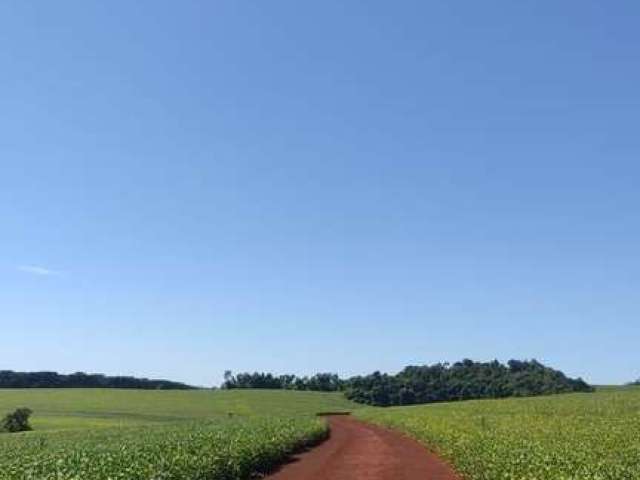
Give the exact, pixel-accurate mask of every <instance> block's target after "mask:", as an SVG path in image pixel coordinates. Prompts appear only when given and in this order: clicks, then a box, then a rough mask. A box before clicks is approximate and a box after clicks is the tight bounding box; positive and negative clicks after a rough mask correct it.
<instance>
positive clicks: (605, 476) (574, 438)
mask: <svg viewBox="0 0 640 480" xmlns="http://www.w3.org/2000/svg"><path fill="white" fill-rule="evenodd" d="M355 413H356V415H357V416H358V417H360V418H362V419H363V420H367V421H371V422H374V423H379V424H382V425H385V426H389V427H392V428H396V429H399V430H402V431H405V432H407V433H408V434H410V435H411V436H413V437H415V438H416V439H418V440H420V441H421V442H422V443H424V444H425V445H427V446H428V447H430V448H431V449H433V450H435V451H436V452H437V453H439V454H440V455H442V456H443V457H444V458H446V459H448V460H449V461H450V462H451V463H452V464H453V465H454V466H455V467H456V469H457V470H458V471H459V472H460V473H461V474H463V475H464V477H465V478H467V479H469V480H498V479H501V480H503V479H504V480H637V479H640V388H618V389H603V390H600V391H598V392H596V393H593V394H571V395H558V396H551V397H538V398H519V399H505V400H481V401H468V402H459V403H446V404H431V405H421V406H412V407H394V408H388V409H379V408H366V409H363V410H357V411H356V412H355Z"/></svg>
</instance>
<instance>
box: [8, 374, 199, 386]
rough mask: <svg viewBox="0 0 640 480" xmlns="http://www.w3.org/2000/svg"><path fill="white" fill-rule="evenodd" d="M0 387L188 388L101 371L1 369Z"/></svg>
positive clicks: (174, 383) (161, 381) (166, 382)
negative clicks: (71, 371) (68, 373)
mask: <svg viewBox="0 0 640 480" xmlns="http://www.w3.org/2000/svg"><path fill="white" fill-rule="evenodd" d="M0 388H135V389H143V390H188V389H192V388H195V387H191V386H189V385H186V384H184V383H179V382H171V381H169V380H151V379H148V378H135V377H126V376H116V377H109V376H107V375H102V374H100V373H91V374H89V373H84V372H76V373H72V374H70V375H63V374H60V373H56V372H14V371H12V370H2V371H0Z"/></svg>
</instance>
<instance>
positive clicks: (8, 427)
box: [0, 407, 33, 433]
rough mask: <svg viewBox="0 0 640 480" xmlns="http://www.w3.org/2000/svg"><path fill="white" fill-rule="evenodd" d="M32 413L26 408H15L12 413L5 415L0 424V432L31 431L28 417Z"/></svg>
mask: <svg viewBox="0 0 640 480" xmlns="http://www.w3.org/2000/svg"><path fill="white" fill-rule="evenodd" d="M32 413H33V412H32V411H31V410H30V409H28V408H24V407H22V408H17V409H16V410H15V411H14V412H13V413H7V414H6V415H5V417H4V418H3V419H2V423H1V424H0V431H3V432H8V433H15V432H28V431H29V430H31V425H29V417H30V416H31V414H32Z"/></svg>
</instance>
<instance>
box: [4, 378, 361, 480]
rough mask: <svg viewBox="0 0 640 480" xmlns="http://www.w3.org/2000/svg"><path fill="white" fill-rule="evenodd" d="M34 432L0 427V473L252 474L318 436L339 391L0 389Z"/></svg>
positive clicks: (20, 478) (344, 404) (232, 479)
mask: <svg viewBox="0 0 640 480" xmlns="http://www.w3.org/2000/svg"><path fill="white" fill-rule="evenodd" d="M16 405H29V406H31V407H32V408H33V409H34V411H35V414H34V415H33V422H32V423H33V427H34V428H35V431H33V432H29V433H27V434H18V435H0V480H54V479H55V480H84V479H91V480H107V479H109V480H195V479H199V480H219V479H220V480H222V479H224V480H236V479H247V478H252V477H253V475H254V474H256V473H261V472H266V471H268V470H270V469H271V468H272V467H273V466H274V465H275V464H277V463H280V462H281V461H282V460H283V459H284V457H286V456H287V455H288V454H289V453H291V452H293V451H295V450H297V449H299V448H301V447H303V446H305V445H308V444H311V443H314V442H317V441H319V440H320V439H322V438H324V437H325V436H326V435H327V427H326V425H325V423H324V422H323V421H322V420H319V419H318V418H316V417H315V414H316V413H319V412H326V411H347V410H351V409H352V408H353V406H354V404H353V403H351V402H350V401H348V400H347V399H346V398H344V396H343V395H342V394H340V393H319V392H292V391H283V390H276V391H270V390H229V391H221V390H218V391H211V390H189V391H177V390H166V391H165V390H163V391H148V390H114V389H23V390H1V391H0V410H3V409H6V410H7V411H8V410H10V409H12V408H15V406H16Z"/></svg>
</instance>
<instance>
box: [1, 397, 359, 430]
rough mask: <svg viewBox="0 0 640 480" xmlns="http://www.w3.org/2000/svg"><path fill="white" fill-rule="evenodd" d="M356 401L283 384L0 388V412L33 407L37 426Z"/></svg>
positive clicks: (278, 412)
mask: <svg viewBox="0 0 640 480" xmlns="http://www.w3.org/2000/svg"><path fill="white" fill-rule="evenodd" d="M354 405H355V404H354V403H352V402H350V401H348V400H346V399H345V398H344V396H343V395H342V394H340V393H322V392H293V391H284V390H218V391H211V390H116V389H21V390H0V413H5V412H9V411H11V410H14V409H15V408H18V407H24V406H26V407H29V408H31V409H32V410H33V411H34V414H33V417H32V422H31V424H32V425H33V427H34V429H35V430H36V431H41V430H61V429H78V428H96V427H113V426H115V427H119V426H134V425H148V424H160V423H167V422H179V421H188V420H195V419H216V418H226V417H227V416H228V415H229V413H231V414H233V415H235V416H242V417H244V416H262V415H269V416H287V417H292V416H294V417H297V416H305V415H315V414H316V413H318V412H323V411H349V410H352V409H353V408H354Z"/></svg>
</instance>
